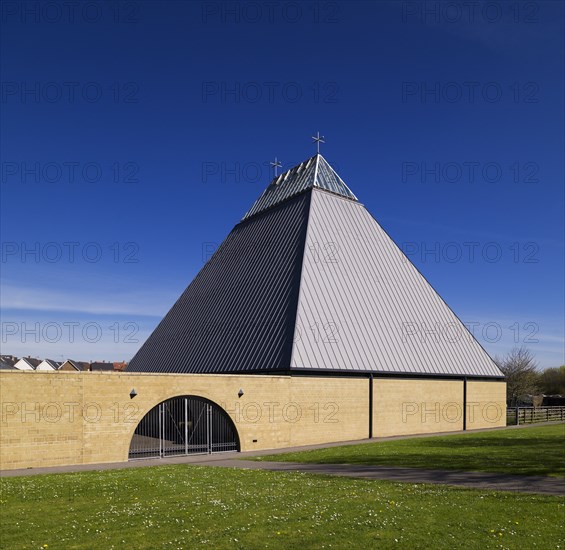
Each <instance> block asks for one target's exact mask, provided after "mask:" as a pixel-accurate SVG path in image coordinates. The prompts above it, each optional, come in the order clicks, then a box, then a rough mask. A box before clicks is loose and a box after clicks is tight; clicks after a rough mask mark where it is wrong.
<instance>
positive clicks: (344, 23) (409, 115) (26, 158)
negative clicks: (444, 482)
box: [0, 1, 565, 367]
mask: <svg viewBox="0 0 565 550" xmlns="http://www.w3.org/2000/svg"><path fill="white" fill-rule="evenodd" d="M471 4H472V3H471ZM84 6H90V7H88V9H86V8H85V7H84ZM470 10H472V11H470ZM1 23H2V33H1V38H0V40H1V43H0V45H1V80H2V89H1V98H0V107H1V111H2V113H1V115H2V116H1V119H0V139H1V141H0V153H1V157H2V165H1V166H2V173H1V194H2V196H1V198H2V204H1V214H2V216H1V218H2V219H1V230H2V261H1V269H2V288H1V291H2V292H1V300H2V301H1V305H2V350H3V353H13V354H15V355H23V354H25V355H27V354H30V355H32V356H40V357H43V356H48V357H51V358H53V359H61V357H72V358H75V359H83V360H100V359H107V360H115V361H118V360H128V359H130V358H131V356H132V355H133V354H134V353H135V351H137V349H138V348H139V346H140V345H141V343H142V342H143V341H144V340H145V338H146V337H147V336H148V334H149V333H150V332H151V330H152V329H153V328H154V327H155V326H156V324H157V323H158V321H159V320H160V318H161V317H162V316H163V315H164V314H165V313H166V312H167V310H168V309H169V307H170V306H171V305H172V303H173V302H174V301H175V299H176V298H177V297H178V295H179V294H180V293H181V292H182V290H183V289H184V288H185V287H186V286H187V285H188V283H189V282H190V281H191V279H192V278H193V277H194V275H195V274H196V273H197V272H198V270H199V269H200V268H201V266H202V265H203V262H204V260H205V257H206V254H207V253H208V252H209V251H210V250H213V248H214V246H216V245H217V244H219V243H220V242H221V241H222V240H223V238H224V237H225V236H226V235H227V233H228V232H229V231H230V229H231V228H232V227H233V225H234V224H235V223H237V221H238V220H239V219H240V218H241V217H242V215H243V214H244V213H245V211H246V210H247V209H248V208H249V206H250V205H251V204H252V203H253V201H254V200H255V198H256V197H257V196H258V195H259V194H260V193H261V192H262V190H263V189H264V187H266V185H267V184H268V182H269V180H270V174H271V172H270V168H269V166H268V162H269V161H270V160H272V159H273V158H274V156H275V155H276V156H277V157H278V158H279V159H281V161H282V162H283V167H284V168H289V167H291V166H292V165H294V164H296V163H298V162H301V161H302V160H304V159H306V158H308V157H309V156H311V155H312V154H313V153H314V152H315V148H314V146H313V145H312V144H311V140H310V136H311V135H313V134H314V133H315V132H316V131H318V130H319V131H320V132H321V133H322V134H323V135H324V136H325V137H326V142H327V143H326V144H325V145H324V146H323V148H322V153H323V154H324V156H325V157H326V159H327V160H328V161H329V162H330V164H332V165H333V166H334V168H336V170H337V171H338V173H339V174H340V175H341V176H342V178H343V179H344V180H345V182H346V183H347V184H348V185H349V187H350V188H351V189H352V190H353V192H354V193H355V194H356V195H357V196H358V197H359V199H360V200H361V201H362V202H363V203H364V204H365V205H366V206H367V208H368V209H369V210H370V211H371V213H372V214H373V215H374V216H375V217H376V219H377V220H378V221H379V222H380V223H381V225H382V226H383V227H384V228H385V229H386V230H387V232H388V233H389V234H390V235H391V236H392V237H393V238H394V240H395V241H396V242H397V244H398V245H399V246H401V247H402V248H403V249H404V250H405V252H406V253H407V255H408V257H409V258H410V259H411V260H412V261H413V262H414V264H415V265H416V266H417V267H418V268H419V269H420V271H421V272H422V273H423V274H424V275H425V276H426V278H427V279H428V280H429V281H430V282H431V283H432V285H433V286H434V287H435V288H436V289H437V290H438V291H439V293H440V294H441V295H442V297H443V298H444V299H445V300H446V301H447V303H449V304H450V306H451V307H452V308H453V309H454V311H455V312H456V313H457V314H458V316H459V317H460V318H461V319H462V320H463V321H464V322H465V323H467V324H468V325H470V326H472V328H473V330H474V333H475V334H476V336H477V337H478V339H479V341H480V342H481V343H482V344H483V345H484V346H485V348H486V349H487V350H488V351H489V352H490V353H491V354H492V355H502V354H504V353H506V352H507V351H508V350H509V349H510V348H512V347H513V346H515V345H526V346H527V347H529V348H530V349H531V350H532V352H533V353H534V354H535V356H536V357H537V359H538V361H539V363H540V366H542V367H549V366H557V365H559V364H562V363H563V362H564V361H565V359H564V337H563V336H564V322H563V310H564V308H563V306H564V291H563V280H564V272H563V270H564V262H563V259H564V250H563V248H564V247H563V223H564V212H563V211H564V208H563V206H564V161H563V150H564V106H563V97H564V91H565V90H564V82H563V75H564V59H563V51H564V47H563V46H564V44H563V42H564V30H563V29H564V5H563V3H561V2H553V1H549V2H542V1H538V2H512V3H511V2H503V1H493V2H486V3H485V2H477V3H476V5H474V7H469V3H468V2H463V1H461V2H457V1H455V2H448V3H445V2H442V3H438V2H427V3H423V2H411V1H407V2H402V1H398V2H386V1H379V2H301V3H295V2H279V3H261V2H259V3H257V2H149V1H140V2H135V1H134V2H112V3H87V4H79V6H78V7H77V6H75V7H69V4H68V3H65V2H49V3H45V4H40V3H37V2H4V3H3V5H2V13H1Z"/></svg>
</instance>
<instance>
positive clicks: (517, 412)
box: [506, 407, 565, 426]
mask: <svg viewBox="0 0 565 550" xmlns="http://www.w3.org/2000/svg"><path fill="white" fill-rule="evenodd" d="M560 421H565V407H508V408H507V409H506V425H507V426H515V425H520V424H533V423H535V422H560Z"/></svg>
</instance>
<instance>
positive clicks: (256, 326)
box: [127, 193, 311, 373]
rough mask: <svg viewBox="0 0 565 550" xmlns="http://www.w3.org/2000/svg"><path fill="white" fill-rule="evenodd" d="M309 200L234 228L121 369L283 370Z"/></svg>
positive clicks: (283, 205)
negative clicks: (128, 362) (126, 365)
mask: <svg viewBox="0 0 565 550" xmlns="http://www.w3.org/2000/svg"><path fill="white" fill-rule="evenodd" d="M310 195H311V194H310V193H303V194H301V195H299V196H296V197H294V198H293V199H291V200H288V201H286V202H284V203H281V204H279V205H278V206H275V207H273V208H271V209H269V210H268V211H265V212H262V213H261V214H258V215H256V216H253V218H252V219H249V220H246V221H242V222H240V223H239V224H238V225H236V226H235V228H234V229H233V230H232V231H231V233H230V234H229V235H228V237H227V238H226V240H225V241H224V242H223V243H222V244H221V246H220V247H219V248H218V250H217V251H216V252H215V254H214V255H213V256H212V257H211V258H210V260H209V261H208V262H207V263H206V264H205V266H204V267H203V268H202V270H201V271H200V272H199V273H198V275H197V276H196V277H195V279H194V280H193V281H192V283H191V284H190V285H189V286H188V288H187V289H186V290H185V291H184V292H183V294H182V295H181V297H180V298H179V299H178V301H177V302H176V303H175V304H174V305H173V307H172V308H171V310H170V311H169V312H168V313H167V315H166V316H165V317H164V319H163V320H162V321H161V323H160V324H159V325H158V326H157V328H156V329H155V331H154V332H153V333H152V334H151V336H150V337H149V338H148V339H147V341H146V342H145V344H144V345H143V346H142V347H141V349H140V350H139V351H138V353H137V354H136V355H135V357H134V358H133V359H132V360H131V362H130V364H129V365H128V367H127V370H128V371H139V372H176V373H189V372H190V373H219V372H244V371H245V372H254V371H256V372H259V371H266V370H270V371H273V370H275V371H276V370H282V369H287V370H288V366H289V364H290V355H291V350H292V338H293V334H294V324H295V318H296V307H297V303H298V288H299V284H300V265H301V260H302V256H303V252H304V241H305V236H306V227H307V222H308V210H309V205H310Z"/></svg>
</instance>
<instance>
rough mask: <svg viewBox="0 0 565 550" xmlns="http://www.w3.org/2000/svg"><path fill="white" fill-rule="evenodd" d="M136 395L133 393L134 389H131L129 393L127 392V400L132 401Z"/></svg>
mask: <svg viewBox="0 0 565 550" xmlns="http://www.w3.org/2000/svg"><path fill="white" fill-rule="evenodd" d="M136 395H137V392H136V391H135V388H132V389H131V391H130V392H129V398H130V399H133V398H134V397H135V396H136Z"/></svg>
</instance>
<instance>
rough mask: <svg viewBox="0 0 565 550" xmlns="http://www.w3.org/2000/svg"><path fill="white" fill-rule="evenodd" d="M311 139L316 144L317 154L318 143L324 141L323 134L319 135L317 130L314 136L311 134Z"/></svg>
mask: <svg viewBox="0 0 565 550" xmlns="http://www.w3.org/2000/svg"><path fill="white" fill-rule="evenodd" d="M312 141H313V142H314V143H315V144H316V147H317V148H318V155H319V154H320V143H326V141H325V138H324V136H321V135H320V132H317V133H316V135H315V136H312Z"/></svg>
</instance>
